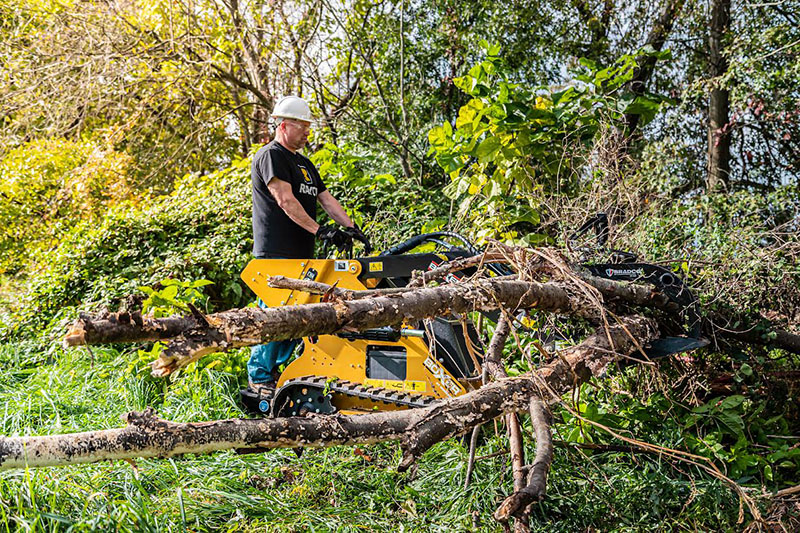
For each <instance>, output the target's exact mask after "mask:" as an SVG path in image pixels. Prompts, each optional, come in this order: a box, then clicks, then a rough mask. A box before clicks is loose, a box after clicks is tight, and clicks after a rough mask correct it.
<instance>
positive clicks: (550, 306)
mask: <svg viewBox="0 0 800 533" xmlns="http://www.w3.org/2000/svg"><path fill="white" fill-rule="evenodd" d="M576 292H577V291H575V290H574V288H571V287H570V282H566V281H565V282H550V283H538V282H525V281H515V280H493V279H484V280H478V281H476V282H472V283H464V284H458V285H444V286H440V287H434V288H421V289H416V290H413V291H408V292H402V293H398V294H390V295H385V296H380V297H377V298H362V299H355V300H335V301H333V302H330V303H319V304H310V305H298V306H287V307H276V308H270V309H261V308H256V307H249V308H244V309H232V310H230V311H223V312H221V313H216V314H212V315H206V316H197V314H195V315H194V316H192V317H184V318H183V319H181V320H183V321H184V325H185V326H186V327H185V329H184V330H183V331H182V332H181V333H180V334H179V335H178V336H176V337H173V338H172V339H171V341H170V343H169V346H168V347H167V348H166V349H165V350H164V352H163V353H162V354H161V356H160V357H159V359H158V360H157V361H155V363H154V365H153V374H155V375H158V376H163V375H167V374H170V373H171V372H173V371H175V370H177V369H178V368H181V367H183V366H186V365H187V364H189V363H191V362H192V361H195V360H197V359H198V358H200V357H202V356H203V355H205V354H208V353H211V352H215V351H224V350H228V349H231V348H237V347H241V346H252V345H254V344H261V343H264V342H270V341H276V340H282V339H299V338H301V337H307V336H310V335H326V334H332V333H336V332H340V331H344V330H347V329H354V330H364V329H369V328H375V327H380V326H386V325H399V324H401V323H402V322H404V321H415V320H419V319H422V318H427V317H435V316H442V315H447V314H450V313H467V312H470V311H491V310H493V309H499V308H501V307H502V308H505V309H508V310H509V311H510V312H512V313H513V312H514V311H516V310H518V309H528V308H536V309H540V310H544V311H550V312H554V313H561V314H567V315H571V316H584V317H589V316H595V315H597V314H598V309H597V308H596V307H594V306H593V305H592V304H591V303H589V302H587V301H586V300H585V299H582V298H581V297H580V296H576ZM163 320H165V319H145V320H144V321H143V323H142V325H138V324H137V323H135V322H130V323H128V324H121V323H120V321H119V320H118V319H116V320H109V319H106V320H98V321H93V320H91V319H89V318H87V317H82V318H81V319H80V320H79V321H78V322H76V324H75V325H73V328H72V330H71V331H70V332H69V333H68V335H67V336H66V338H65V343H66V344H67V345H68V346H76V345H81V344H103V343H113V342H130V341H132V340H157V339H165V338H168V337H167V332H170V333H171V332H173V331H174V330H175V327H176V326H175V323H176V322H177V321H176V320H174V319H171V321H170V322H169V325H170V327H166V326H162V325H161V324H162V323H163V322H161V321H163Z"/></svg>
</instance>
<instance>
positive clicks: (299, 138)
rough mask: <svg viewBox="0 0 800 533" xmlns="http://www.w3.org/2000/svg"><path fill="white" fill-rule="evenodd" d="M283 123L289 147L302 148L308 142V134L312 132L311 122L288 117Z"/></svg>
mask: <svg viewBox="0 0 800 533" xmlns="http://www.w3.org/2000/svg"><path fill="white" fill-rule="evenodd" d="M281 125H282V126H283V127H284V134H285V140H286V144H288V146H287V148H289V149H290V150H300V149H301V148H302V147H304V146H305V145H306V143H307V142H308V134H309V133H310V132H311V123H310V122H304V121H302V120H295V119H293V118H286V119H284V120H283V122H282V123H281Z"/></svg>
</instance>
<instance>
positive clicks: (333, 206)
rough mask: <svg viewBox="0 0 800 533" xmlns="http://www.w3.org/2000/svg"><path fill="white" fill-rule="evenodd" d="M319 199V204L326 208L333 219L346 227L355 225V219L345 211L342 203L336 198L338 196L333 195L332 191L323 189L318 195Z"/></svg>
mask: <svg viewBox="0 0 800 533" xmlns="http://www.w3.org/2000/svg"><path fill="white" fill-rule="evenodd" d="M317 201H318V202H319V205H321V206H322V209H324V210H325V212H326V213H328V215H330V217H331V218H332V219H333V220H335V221H336V222H338V223H339V224H341V225H342V226H344V227H345V228H352V227H353V221H352V220H350V217H349V216H347V213H345V211H344V209H343V208H342V206H341V204H340V203H339V202H338V200H336V198H334V197H333V195H332V194H331V193H329V192H328V191H322V192H321V193H319V195H318V196H317Z"/></svg>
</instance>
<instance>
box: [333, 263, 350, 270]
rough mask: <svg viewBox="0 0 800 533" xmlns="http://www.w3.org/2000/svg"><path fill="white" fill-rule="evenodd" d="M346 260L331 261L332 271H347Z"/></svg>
mask: <svg viewBox="0 0 800 533" xmlns="http://www.w3.org/2000/svg"><path fill="white" fill-rule="evenodd" d="M347 263H348V262H347V261H334V262H333V271H334V272H347V268H348V266H349V265H348V264H347Z"/></svg>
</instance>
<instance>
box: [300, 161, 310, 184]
mask: <svg viewBox="0 0 800 533" xmlns="http://www.w3.org/2000/svg"><path fill="white" fill-rule="evenodd" d="M297 166H298V167H299V168H300V172H302V173H303V181H304V182H306V183H308V184H311V183H314V180H312V179H311V175H310V174H309V173H308V170H306V167H301V166H300V165H297Z"/></svg>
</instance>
